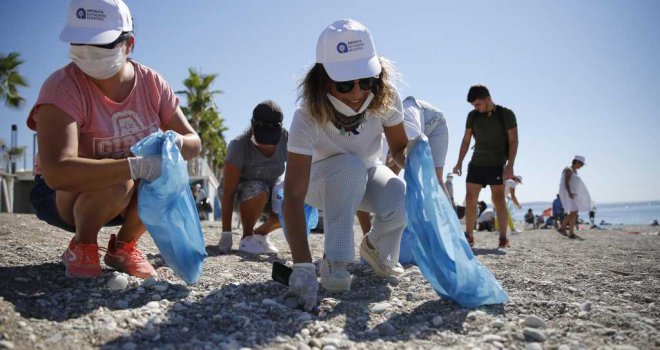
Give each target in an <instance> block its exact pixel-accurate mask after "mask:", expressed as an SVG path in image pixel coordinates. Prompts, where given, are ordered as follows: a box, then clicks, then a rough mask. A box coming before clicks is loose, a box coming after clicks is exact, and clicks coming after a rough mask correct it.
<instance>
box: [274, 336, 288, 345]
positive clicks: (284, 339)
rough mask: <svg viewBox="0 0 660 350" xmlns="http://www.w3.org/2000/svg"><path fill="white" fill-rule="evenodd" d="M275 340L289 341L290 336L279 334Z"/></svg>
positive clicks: (278, 341) (277, 341) (280, 341)
mask: <svg viewBox="0 0 660 350" xmlns="http://www.w3.org/2000/svg"><path fill="white" fill-rule="evenodd" d="M275 342H276V343H288V342H289V338H288V337H285V336H281V335H278V336H277V337H275Z"/></svg>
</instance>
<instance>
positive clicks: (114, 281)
mask: <svg viewBox="0 0 660 350" xmlns="http://www.w3.org/2000/svg"><path fill="white" fill-rule="evenodd" d="M127 286H128V279H127V278H126V277H125V276H124V275H123V274H117V275H114V276H112V278H110V280H109V281H108V289H110V290H124V289H126V287H127Z"/></svg>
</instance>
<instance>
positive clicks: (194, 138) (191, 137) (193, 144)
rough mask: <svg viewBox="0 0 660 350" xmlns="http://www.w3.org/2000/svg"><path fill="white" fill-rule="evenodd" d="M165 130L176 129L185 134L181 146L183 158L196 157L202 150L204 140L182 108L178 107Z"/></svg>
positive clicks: (182, 134)
mask: <svg viewBox="0 0 660 350" xmlns="http://www.w3.org/2000/svg"><path fill="white" fill-rule="evenodd" d="M165 130H174V131H176V132H177V133H179V134H181V136H183V145H182V146H181V155H182V156H183V159H185V160H189V159H192V158H195V157H197V156H198V155H199V152H201V151H202V140H201V139H200V138H199V135H197V132H195V130H193V128H192V126H190V124H189V123H188V120H187V119H186V116H185V115H184V114H183V111H181V108H178V107H177V109H176V113H175V114H174V117H172V119H171V120H170V122H169V123H167V125H166V127H165Z"/></svg>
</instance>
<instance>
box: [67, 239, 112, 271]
mask: <svg viewBox="0 0 660 350" xmlns="http://www.w3.org/2000/svg"><path fill="white" fill-rule="evenodd" d="M62 262H63V263H64V266H65V267H66V270H65V271H64V274H65V275H66V276H67V277H73V278H95V277H99V276H100V275H101V273H102V272H103V270H102V269H101V260H100V259H99V246H98V245H97V244H95V243H74V242H73V239H71V242H70V243H69V247H68V248H67V249H66V251H64V253H63V254H62Z"/></svg>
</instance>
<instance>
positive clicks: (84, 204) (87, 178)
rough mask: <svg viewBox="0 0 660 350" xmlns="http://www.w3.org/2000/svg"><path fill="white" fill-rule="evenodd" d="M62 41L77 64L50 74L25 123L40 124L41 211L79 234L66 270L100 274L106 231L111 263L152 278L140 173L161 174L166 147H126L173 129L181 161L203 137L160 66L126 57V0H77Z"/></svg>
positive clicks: (35, 200)
mask: <svg viewBox="0 0 660 350" xmlns="http://www.w3.org/2000/svg"><path fill="white" fill-rule="evenodd" d="M92 10H93V11H94V13H97V14H98V13H101V14H103V15H104V16H102V17H99V16H86V13H87V12H89V11H92ZM60 40H62V41H64V42H66V43H69V44H70V47H69V57H70V58H71V60H72V62H71V63H69V64H67V65H66V66H64V67H63V68H61V69H59V70H57V71H55V72H54V73H53V74H51V75H50V77H48V79H47V80H46V82H44V84H43V86H42V87H41V91H40V92H39V97H38V99H37V101H36V103H35V105H34V107H33V108H32V110H31V111H30V114H29V116H28V119H27V125H28V127H29V128H30V129H32V130H36V131H37V139H38V144H39V153H38V156H37V165H36V169H35V172H36V176H35V185H34V187H33V189H32V191H31V193H30V201H31V202H32V205H33V206H34V208H35V211H36V213H37V217H38V218H39V219H41V220H43V221H46V222H47V223H49V224H51V225H54V226H57V227H60V228H62V229H65V230H67V231H70V232H75V235H74V236H73V238H72V239H71V242H70V243H69V245H68V247H67V249H66V250H65V251H64V254H62V261H63V262H64V265H65V267H66V270H65V274H66V275H67V276H69V277H78V278H93V277H97V276H100V275H101V273H102V269H101V264H100V260H99V247H98V244H97V235H98V232H99V230H100V229H101V227H103V226H112V225H121V228H120V229H119V232H118V233H117V234H116V235H115V234H111V235H110V241H109V242H108V248H107V251H106V254H105V256H104V259H103V260H104V262H105V264H106V265H108V266H110V267H112V268H114V269H116V270H119V271H122V272H126V273H128V274H130V275H132V276H136V277H141V278H147V277H150V276H155V275H156V271H155V270H154V268H153V266H151V264H150V263H149V262H148V261H147V260H146V258H145V257H144V255H143V254H142V252H141V251H140V250H139V249H138V247H137V241H138V239H139V238H140V237H141V236H142V234H143V233H144V232H145V231H146V228H145V226H144V225H143V223H142V221H141V220H140V218H139V216H138V211H137V204H138V196H137V193H138V191H137V188H138V184H139V182H140V181H153V180H155V179H157V178H158V177H159V176H160V172H161V157H160V155H154V156H147V157H139V156H138V157H133V156H132V155H131V152H130V148H131V146H132V145H134V144H135V143H136V142H138V140H140V139H142V138H144V137H146V136H148V135H149V134H151V133H153V132H155V131H157V130H159V129H160V130H173V131H175V132H176V133H177V135H176V137H175V143H176V146H177V147H178V148H179V149H180V151H181V154H182V155H183V158H184V159H191V158H193V157H196V156H197V155H198V154H199V152H200V151H201V141H200V138H199V136H198V135H197V133H196V132H195V131H194V130H193V129H192V128H191V127H190V125H189V124H188V121H187V118H186V116H185V115H184V114H183V112H182V111H181V108H179V99H178V98H177V97H176V95H175V94H174V91H172V88H171V87H170V85H169V84H168V83H167V81H165V79H163V78H162V77H161V76H160V75H159V74H158V73H157V72H156V71H154V70H153V69H151V68H149V67H146V66H144V65H142V64H140V63H138V62H136V61H134V60H133V59H129V58H128V56H129V55H130V54H131V52H132V51H133V48H134V46H135V37H134V35H133V20H132V17H131V13H130V10H129V8H128V7H127V6H126V4H124V2H123V1H121V0H112V1H110V0H74V1H72V2H71V4H70V6H69V10H68V21H67V24H66V26H65V27H64V30H62V33H61V34H60Z"/></svg>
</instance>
